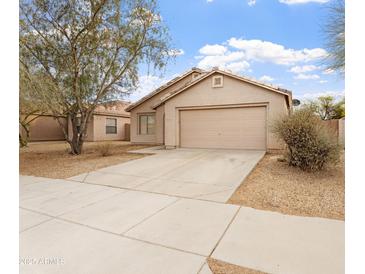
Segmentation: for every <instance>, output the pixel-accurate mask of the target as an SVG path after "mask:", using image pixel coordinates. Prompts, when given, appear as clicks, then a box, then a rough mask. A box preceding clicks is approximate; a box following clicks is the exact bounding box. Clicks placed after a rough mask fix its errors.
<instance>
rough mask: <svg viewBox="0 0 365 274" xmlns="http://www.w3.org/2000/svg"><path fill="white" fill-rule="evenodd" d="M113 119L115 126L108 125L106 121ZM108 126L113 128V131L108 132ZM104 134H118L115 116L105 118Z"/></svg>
mask: <svg viewBox="0 0 365 274" xmlns="http://www.w3.org/2000/svg"><path fill="white" fill-rule="evenodd" d="M108 120H114V121H115V126H108V123H107V121H108ZM108 128H115V132H108ZM105 134H118V119H117V118H105Z"/></svg>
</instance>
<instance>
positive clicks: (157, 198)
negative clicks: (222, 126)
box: [19, 151, 344, 274]
mask: <svg viewBox="0 0 365 274" xmlns="http://www.w3.org/2000/svg"><path fill="white" fill-rule="evenodd" d="M162 154H164V156H161V155H162ZM238 154H239V153H237V151H236V152H232V154H231V155H229V153H228V152H227V151H226V152H222V151H218V152H214V151H209V152H208V153H207V152H206V151H202V152H201V151H197V152H194V151H181V152H179V155H177V154H174V153H173V152H170V151H163V152H161V153H158V154H157V155H156V156H158V155H160V156H161V157H154V156H150V157H147V158H143V159H145V160H147V162H145V163H149V164H150V165H151V166H155V167H156V166H160V167H161V168H163V169H164V170H165V171H166V172H162V173H161V174H159V175H158V176H160V177H159V178H160V179H159V180H166V181H168V182H170V183H171V182H172V183H171V186H169V187H162V188H158V189H157V190H156V188H153V189H152V190H151V188H147V189H146V188H142V186H143V185H149V186H150V187H152V185H154V186H155V182H154V181H153V180H156V179H152V177H153V176H154V175H153V174H156V172H155V171H154V170H155V169H153V168H148V166H147V164H146V165H142V166H143V167H146V168H142V169H140V172H139V173H138V174H137V173H135V172H137V171H138V170H137V169H136V168H135V167H134V165H135V164H136V163H134V164H131V163H132V162H129V163H126V164H123V165H117V166H113V167H110V168H107V169H104V170H102V171H100V172H98V173H93V174H91V173H90V174H91V176H90V174H89V175H88V176H90V177H89V179H90V178H92V179H90V180H95V181H94V182H92V183H81V182H77V181H71V180H55V179H47V178H37V177H31V176H20V208H21V209H20V228H19V229H20V270H21V273H47V274H48V273H72V274H73V273H88V274H89V273H91V274H92V273H95V274H96V273H97V274H99V273H108V274H113V273H116V274H119V273H127V274H128V273H131V274H132V273H156V274H161V273H166V274H170V273H181V274H183V273H187V274H188V273H194V274H197V273H199V274H206V273H210V270H209V266H208V265H207V264H206V263H205V261H206V258H207V257H208V256H211V257H213V258H216V259H219V260H223V261H226V262H229V263H233V264H237V265H241V266H244V267H247V268H252V269H256V270H260V271H265V272H268V273H294V274H295V273H298V274H304V273H319V274H326V273H329V274H333V273H343V272H344V222H342V221H336V220H329V219H321V218H309V217H297V216H288V215H283V214H279V213H273V212H267V211H261V210H256V209H252V208H246V207H239V206H236V205H230V204H225V203H223V202H224V201H225V200H224V199H226V197H227V194H224V195H221V193H222V191H221V192H219V191H218V192H217V193H218V194H217V195H216V196H215V197H214V193H212V194H207V193H206V192H203V195H198V194H199V193H202V190H201V189H197V188H191V191H192V192H193V194H194V195H191V194H190V193H189V189H188V187H187V186H184V187H180V188H179V187H178V186H180V185H178V184H175V182H178V183H181V184H182V185H185V184H186V185H189V184H199V185H202V186H206V187H209V188H210V189H208V190H209V191H211V190H212V189H214V187H216V186H218V187H219V186H221V187H228V188H230V190H231V189H233V188H235V187H236V186H238V185H237V184H239V183H238V182H239V178H240V177H242V176H246V175H247V174H246V175H245V172H247V165H248V163H250V161H249V160H248V159H250V158H251V159H252V158H255V157H256V156H253V155H238ZM208 155H209V156H210V157H212V158H211V162H210V163H209V158H208ZM214 155H215V156H216V157H214ZM151 159H152V160H151ZM165 159H168V160H165ZM256 159H257V157H256ZM139 161H140V159H139V160H136V161H133V162H137V163H138V162H139ZM219 162H224V163H225V164H222V167H219V164H218V163H219ZM253 162H254V161H251V163H253ZM193 163H195V165H194V164H193ZM197 165H200V166H201V169H199V168H198V167H197ZM126 166H127V167H126ZM151 166H150V167H151ZM172 166H174V168H172ZM240 166H241V168H240ZM244 166H246V169H245V168H242V167H244ZM211 169H215V170H212V171H211V172H210V170H211ZM224 169H229V170H230V172H233V171H235V170H236V171H237V173H236V175H232V174H231V175H229V176H228V175H227V173H224ZM189 170H192V172H190V173H191V174H190V173H189ZM202 170H204V171H202ZM218 170H219V171H220V172H223V173H221V174H218ZM242 170H244V172H243V171H242ZM127 173H128V174H127ZM157 173H159V170H157ZM203 173H205V174H212V176H211V177H210V176H206V177H207V178H204V176H203ZM192 174H195V175H196V177H194V178H193V179H194V180H195V179H196V178H201V179H202V181H201V183H194V182H190V181H189V182H186V181H185V180H191V179H192ZM222 174H223V175H227V176H223V175H222ZM114 175H116V176H121V177H113V176H114ZM147 175H149V176H151V177H149V178H147V179H146V177H145V176H147ZM128 176H130V177H128ZM174 176H175V177H174ZM217 176H218V177H219V178H220V179H219V180H217V179H216V177H217ZM81 177H84V179H85V177H86V176H85V175H83V176H81ZM86 178H88V177H86ZM121 178H122V179H121ZM162 178H164V179H162ZM170 178H174V179H173V180H171V179H170ZM73 179H74V180H75V178H73ZM76 179H77V178H76ZM175 179H177V180H176V181H175ZM85 182H86V180H85ZM94 183H95V184H94ZM96 183H97V184H96ZM166 184H167V183H166ZM109 185H111V186H112V187H110V186H109ZM161 185H162V186H163V185H164V184H163V183H162V184H161ZM189 187H190V186H189ZM202 189H203V190H205V188H202ZM198 190H199V191H200V192H199V191H198ZM194 191H195V192H194ZM223 192H224V191H223ZM177 194H179V195H177ZM209 195H210V196H209ZM189 196H190V197H189ZM207 197H208V198H209V199H211V201H209V199H207ZM211 197H214V198H211Z"/></svg>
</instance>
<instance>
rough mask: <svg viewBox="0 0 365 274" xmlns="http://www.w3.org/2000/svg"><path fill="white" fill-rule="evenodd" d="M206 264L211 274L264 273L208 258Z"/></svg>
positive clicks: (263, 273)
mask: <svg viewBox="0 0 365 274" xmlns="http://www.w3.org/2000/svg"><path fill="white" fill-rule="evenodd" d="M207 262H208V265H209V268H210V270H211V271H212V272H213V274H265V272H261V271H258V270H253V269H249V268H245V267H242V266H238V265H234V264H229V263H226V262H222V261H219V260H215V259H212V258H208V259H207Z"/></svg>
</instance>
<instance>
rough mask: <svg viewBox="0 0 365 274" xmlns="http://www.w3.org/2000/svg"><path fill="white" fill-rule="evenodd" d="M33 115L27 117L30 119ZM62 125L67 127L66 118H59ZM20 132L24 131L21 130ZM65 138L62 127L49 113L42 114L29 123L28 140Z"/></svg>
mask: <svg viewBox="0 0 365 274" xmlns="http://www.w3.org/2000/svg"><path fill="white" fill-rule="evenodd" d="M33 117H34V116H33ZM33 117H29V119H32V118H33ZM61 119H62V123H63V124H64V127H65V128H66V127H67V120H66V118H61ZM22 134H25V132H24V131H23V130H22ZM57 140H65V135H64V134H63V131H62V128H61V127H60V125H59V124H58V122H57V120H56V119H55V118H54V117H53V116H50V115H42V116H40V117H38V118H37V119H35V120H34V121H32V122H31V123H30V138H29V141H57Z"/></svg>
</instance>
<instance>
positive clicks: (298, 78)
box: [130, 0, 344, 101]
mask: <svg viewBox="0 0 365 274" xmlns="http://www.w3.org/2000/svg"><path fill="white" fill-rule="evenodd" d="M329 2H330V0H256V1H253V0H208V1H207V0H184V1H180V0H179V1H177V0H176V1H171V0H160V1H158V3H159V8H160V12H161V16H162V19H163V21H164V23H165V24H166V25H167V26H168V28H169V30H170V35H171V38H172V43H173V47H174V48H176V49H178V50H179V53H180V54H179V55H178V56H177V57H176V59H175V61H174V62H172V63H170V64H169V65H168V66H167V68H166V71H165V72H164V73H163V74H162V75H161V74H160V73H157V74H152V75H151V74H149V75H148V74H147V73H146V71H144V70H143V69H142V70H141V73H140V87H139V88H138V90H137V91H136V92H135V93H134V94H133V95H132V96H131V97H130V100H131V101H135V100H137V99H139V98H140V97H142V96H144V95H146V94H147V93H149V92H150V91H152V90H153V89H155V88H157V87H158V86H160V85H161V84H163V83H164V82H166V81H168V80H170V79H171V78H173V77H175V76H176V75H178V74H180V73H182V72H185V71H186V70H189V69H190V68H191V67H200V68H203V69H207V70H209V69H210V68H211V67H213V66H219V67H220V68H222V69H227V70H231V71H232V72H234V73H236V74H240V75H243V76H246V77H251V78H254V79H258V80H261V81H264V82H267V83H271V84H273V85H277V86H281V87H283V88H286V89H289V90H291V91H293V95H294V97H295V98H299V99H302V100H303V99H306V98H308V99H309V98H313V97H316V96H319V95H322V94H331V95H336V96H338V95H342V94H344V81H343V79H342V78H341V77H340V76H338V75H337V74H336V73H333V72H331V71H325V69H324V66H323V64H322V63H321V57H322V56H323V55H325V54H326V51H325V50H324V39H323V34H322V31H321V28H322V25H323V23H324V22H325V20H326V15H327V8H326V6H327V5H328V3H329Z"/></svg>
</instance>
